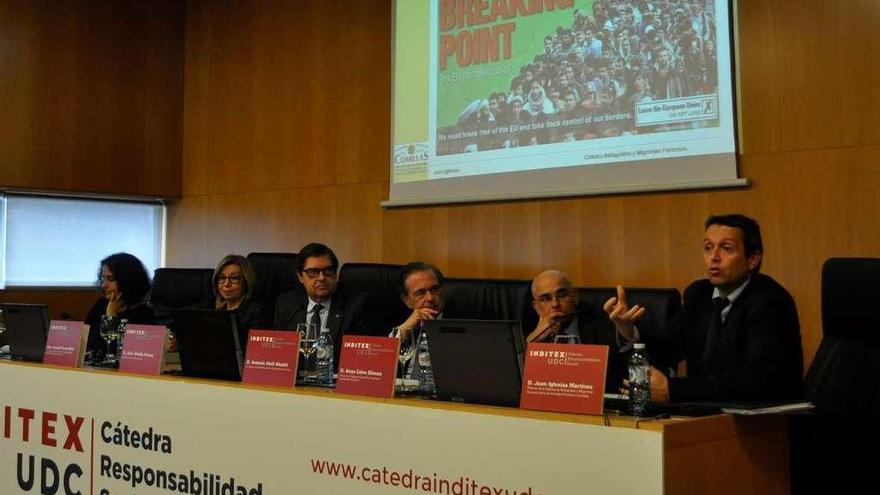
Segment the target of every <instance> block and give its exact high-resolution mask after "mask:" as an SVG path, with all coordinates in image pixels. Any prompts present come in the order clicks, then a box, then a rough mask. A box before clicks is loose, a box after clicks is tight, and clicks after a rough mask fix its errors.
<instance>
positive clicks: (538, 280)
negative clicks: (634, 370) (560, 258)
mask: <svg viewBox="0 0 880 495" xmlns="http://www.w3.org/2000/svg"><path fill="white" fill-rule="evenodd" d="M532 307H533V308H534V309H535V312H536V313H537V314H538V324H537V325H535V329H534V330H532V331H531V332H530V333H529V334H528V335H527V336H526V342H553V340H554V337H555V336H556V335H560V334H561V335H576V336H577V337H578V338H579V340H580V343H581V344H596V345H607V346H608V372H607V376H606V379H605V383H606V387H605V388H606V390H609V391H610V390H614V391H616V390H617V389H618V388H619V387H620V384H621V382H622V380H623V378H624V376H625V375H626V355H627V351H628V350H629V347H630V340H633V339H634V338H635V337H634V336H633V332H632V331H630V332H629V333H627V334H622V335H618V332H616V331H615V327H614V325H612V324H611V322H609V321H608V318H605V317H604V315H602V313H601V310H599V308H589V307H585V306H583V305H580V304H579V303H578V292H577V289H575V288H573V287H572V285H571V280H570V279H569V277H568V274H567V273H565V272H561V271H558V270H547V271H545V272H542V273H541V274H540V275H538V276H537V277H535V279H534V280H533V281H532ZM627 311H628V313H629V317H630V318H632V319H637V318H638V317H641V315H642V314H644V312H645V309H644V308H642V307H640V306H638V305H636V306H633V307H632V308H629V309H628V310H627Z"/></svg>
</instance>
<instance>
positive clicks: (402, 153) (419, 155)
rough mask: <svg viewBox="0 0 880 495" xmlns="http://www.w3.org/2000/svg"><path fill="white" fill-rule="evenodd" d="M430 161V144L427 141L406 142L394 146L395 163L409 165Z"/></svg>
mask: <svg viewBox="0 0 880 495" xmlns="http://www.w3.org/2000/svg"><path fill="white" fill-rule="evenodd" d="M426 161H428V145H427V144H426V143H417V144H404V145H401V146H396V147H395V148H394V164H395V165H407V164H410V163H419V162H426Z"/></svg>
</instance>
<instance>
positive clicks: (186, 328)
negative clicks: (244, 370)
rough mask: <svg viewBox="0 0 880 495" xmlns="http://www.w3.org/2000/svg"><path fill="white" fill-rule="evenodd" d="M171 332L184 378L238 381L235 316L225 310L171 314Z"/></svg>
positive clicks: (237, 343) (200, 310) (239, 352)
mask: <svg viewBox="0 0 880 495" xmlns="http://www.w3.org/2000/svg"><path fill="white" fill-rule="evenodd" d="M173 313H174V322H173V323H172V324H171V331H172V332H173V333H174V336H175V338H176V339H177V347H178V351H179V353H180V367H181V370H182V372H183V374H184V375H185V376H192V377H198V378H219V379H221V380H233V381H241V366H242V359H241V355H242V353H241V344H240V342H239V341H238V330H237V328H236V321H235V313H234V312H233V311H224V310H207V309H177V310H174V312H173Z"/></svg>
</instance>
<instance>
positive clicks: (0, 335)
mask: <svg viewBox="0 0 880 495" xmlns="http://www.w3.org/2000/svg"><path fill="white" fill-rule="evenodd" d="M5 334H6V320H5V319H4V318H3V309H2V308H0V346H2V345H5V344H6V337H5Z"/></svg>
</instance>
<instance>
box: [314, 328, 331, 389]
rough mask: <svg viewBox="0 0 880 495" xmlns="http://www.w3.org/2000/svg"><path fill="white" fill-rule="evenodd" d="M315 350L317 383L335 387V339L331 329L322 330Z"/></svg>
mask: <svg viewBox="0 0 880 495" xmlns="http://www.w3.org/2000/svg"><path fill="white" fill-rule="evenodd" d="M315 349H316V352H315V354H316V356H315V371H316V376H315V381H316V382H317V383H319V384H321V385H333V337H332V336H331V335H330V329H328V328H325V329H323V330H321V335H320V336H318V341H317V342H315Z"/></svg>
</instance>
